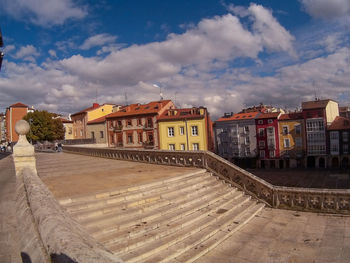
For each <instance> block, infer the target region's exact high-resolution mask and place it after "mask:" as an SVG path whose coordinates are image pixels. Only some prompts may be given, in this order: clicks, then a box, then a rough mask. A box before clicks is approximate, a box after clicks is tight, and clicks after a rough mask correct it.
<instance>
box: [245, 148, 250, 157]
mask: <svg viewBox="0 0 350 263" xmlns="http://www.w3.org/2000/svg"><path fill="white" fill-rule="evenodd" d="M245 154H246V155H247V156H249V155H250V149H249V148H246V149H245Z"/></svg>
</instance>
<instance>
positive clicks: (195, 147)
mask: <svg viewBox="0 0 350 263" xmlns="http://www.w3.org/2000/svg"><path fill="white" fill-rule="evenodd" d="M193 127H197V126H193ZM192 149H193V150H194V151H198V150H199V143H193V144H192Z"/></svg>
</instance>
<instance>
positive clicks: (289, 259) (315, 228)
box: [195, 208, 350, 263]
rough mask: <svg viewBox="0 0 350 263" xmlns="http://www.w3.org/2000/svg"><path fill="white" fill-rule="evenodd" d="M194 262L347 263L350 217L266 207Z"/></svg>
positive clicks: (349, 252)
mask: <svg viewBox="0 0 350 263" xmlns="http://www.w3.org/2000/svg"><path fill="white" fill-rule="evenodd" d="M195 262H196V263H209V262H220V263H226V262H227V263H228V262H232V263H233V262H234V263H255V262H259V263H333V262H337V263H349V262H350V217H349V216H336V215H325V214H314V213H304V212H294V211H287V210H277V209H271V208H265V209H264V211H263V212H262V213H260V215H257V216H256V217H255V218H254V219H253V220H251V221H250V222H249V224H247V225H246V226H245V227H244V228H242V229H240V230H238V231H237V232H236V233H235V234H234V235H233V236H231V237H230V238H229V239H227V240H226V241H224V242H223V243H221V244H220V245H219V246H217V247H216V249H215V250H213V251H211V252H209V253H208V254H206V255H205V256H204V257H202V258H200V259H199V260H197V261H195Z"/></svg>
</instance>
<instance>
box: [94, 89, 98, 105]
mask: <svg viewBox="0 0 350 263" xmlns="http://www.w3.org/2000/svg"><path fill="white" fill-rule="evenodd" d="M97 98H98V90H97V88H96V98H95V101H96V103H97Z"/></svg>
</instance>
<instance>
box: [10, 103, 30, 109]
mask: <svg viewBox="0 0 350 263" xmlns="http://www.w3.org/2000/svg"><path fill="white" fill-rule="evenodd" d="M10 108H28V105H25V104H23V103H21V102H17V103H15V104H12V105H11V106H10Z"/></svg>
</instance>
